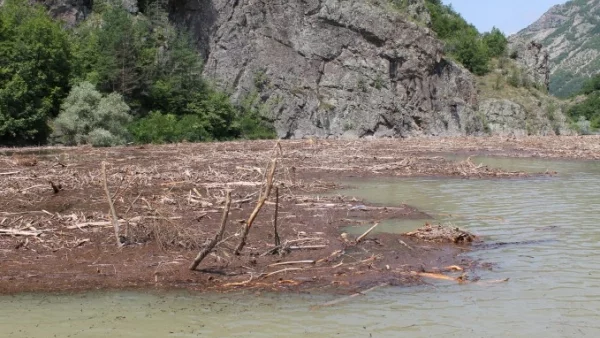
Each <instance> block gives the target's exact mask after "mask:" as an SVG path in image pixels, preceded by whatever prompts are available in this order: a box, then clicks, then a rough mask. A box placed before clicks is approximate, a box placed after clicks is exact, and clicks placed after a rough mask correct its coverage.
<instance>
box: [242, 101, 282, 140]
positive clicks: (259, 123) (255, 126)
mask: <svg viewBox="0 0 600 338" xmlns="http://www.w3.org/2000/svg"><path fill="white" fill-rule="evenodd" d="M258 101H259V95H258V92H256V91H255V92H253V93H251V94H249V95H247V96H246V97H245V98H244V100H242V104H241V106H240V111H239V113H238V126H239V130H240V137H242V138H245V139H248V140H257V139H274V138H276V137H277V134H276V133H275V128H273V125H272V123H270V122H268V121H267V120H266V119H265V118H264V116H263V114H262V113H261V112H262V111H264V110H267V109H270V108H269V107H268V106H267V105H266V104H264V103H262V104H261V103H259V102H258Z"/></svg>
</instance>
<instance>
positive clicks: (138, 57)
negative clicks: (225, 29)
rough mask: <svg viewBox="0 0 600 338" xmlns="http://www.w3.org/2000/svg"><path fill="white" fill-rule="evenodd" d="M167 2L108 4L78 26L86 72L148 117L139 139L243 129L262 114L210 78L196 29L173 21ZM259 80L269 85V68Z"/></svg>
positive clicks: (203, 137)
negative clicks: (137, 9)
mask: <svg viewBox="0 0 600 338" xmlns="http://www.w3.org/2000/svg"><path fill="white" fill-rule="evenodd" d="M165 6H166V1H162V2H161V1H160V0H155V1H145V2H143V3H142V6H141V8H142V9H143V10H144V11H145V12H146V13H147V14H148V16H143V15H132V14H130V13H128V12H127V11H126V10H124V9H123V8H121V7H119V6H114V5H111V4H110V3H103V5H102V6H101V7H100V9H99V10H98V11H97V13H96V14H95V15H94V17H93V18H92V19H90V20H88V21H87V22H86V23H85V24H84V25H82V26H81V27H79V28H78V29H77V30H76V38H75V39H74V40H75V44H76V45H77V48H76V51H77V52H76V59H77V62H76V63H77V73H78V78H79V79H87V80H89V81H91V82H93V83H96V84H97V85H98V87H99V88H100V89H101V91H103V92H108V91H117V92H119V93H121V94H122V95H123V96H124V97H125V99H126V101H127V102H128V103H129V104H130V106H131V107H132V108H133V110H134V115H136V116H137V117H138V118H139V119H140V120H139V121H137V122H136V123H134V124H133V125H132V126H131V127H130V130H131V132H132V134H133V136H134V139H135V141H136V142H139V143H145V142H152V143H166V142H179V141H190V142H195V141H208V140H225V139H231V138H235V137H240V136H243V134H244V132H243V130H242V129H243V126H246V127H248V126H249V125H251V124H252V121H250V120H251V119H253V118H258V117H257V116H256V115H253V114H247V115H244V114H241V113H240V110H239V109H238V107H235V106H234V105H233V104H232V103H231V102H230V99H229V97H228V96H227V95H226V94H225V93H222V92H219V91H217V90H215V89H213V88H212V87H211V86H210V85H209V84H207V83H206V82H205V81H204V80H203V78H202V58H201V56H200V55H199V53H198V52H197V51H196V49H195V45H194V42H193V40H192V38H191V36H190V34H189V33H187V32H186V31H184V30H181V29H178V28H177V27H173V26H172V25H171V24H170V23H169V22H168V16H167V13H166V9H165ZM255 83H256V86H257V87H260V88H261V89H263V88H265V87H266V86H268V84H269V79H268V77H267V75H266V72H265V71H264V70H261V71H259V72H257V73H256V74H255ZM148 112H154V113H152V114H150V115H148ZM263 122H264V121H259V120H257V121H255V124H257V125H262V124H263ZM248 128H249V127H248Z"/></svg>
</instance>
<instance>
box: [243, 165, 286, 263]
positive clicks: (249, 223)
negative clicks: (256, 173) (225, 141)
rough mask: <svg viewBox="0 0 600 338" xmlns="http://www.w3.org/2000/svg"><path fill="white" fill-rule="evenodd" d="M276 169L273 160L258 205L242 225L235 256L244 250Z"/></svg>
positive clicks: (267, 196) (270, 186) (267, 194)
mask: <svg viewBox="0 0 600 338" xmlns="http://www.w3.org/2000/svg"><path fill="white" fill-rule="evenodd" d="M276 167H277V159H274V160H273V161H272V162H271V169H270V170H269V174H268V175H267V182H266V187H265V190H264V191H263V192H261V194H260V197H259V199H258V203H256V207H255V208H254V211H252V214H250V217H249V218H248V221H247V222H246V224H245V225H244V228H243V230H242V238H241V239H240V243H239V244H238V246H237V248H236V249H235V254H236V255H239V254H240V252H241V251H242V249H244V246H246V238H247V237H248V232H250V228H251V227H252V223H254V220H255V219H256V216H258V213H259V212H260V209H261V208H262V207H263V205H264V204H265V202H266V201H267V198H269V195H270V194H271V188H273V176H274V175H275V168H276Z"/></svg>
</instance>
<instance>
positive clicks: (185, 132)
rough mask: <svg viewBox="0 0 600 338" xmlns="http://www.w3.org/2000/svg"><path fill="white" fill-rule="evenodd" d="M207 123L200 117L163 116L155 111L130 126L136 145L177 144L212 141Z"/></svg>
mask: <svg viewBox="0 0 600 338" xmlns="http://www.w3.org/2000/svg"><path fill="white" fill-rule="evenodd" d="M206 129H207V124H206V121H203V120H202V119H201V118H200V117H199V116H195V115H184V116H181V117H179V116H176V115H173V114H163V113H161V112H158V111H155V112H151V113H150V114H149V115H148V116H147V117H145V118H142V119H140V120H138V121H137V122H135V123H134V124H132V125H131V126H130V131H131V134H132V135H133V138H134V140H135V142H136V143H158V144H161V143H176V142H182V141H188V142H199V141H210V140H212V137H211V135H210V133H209V132H208V131H207V130H206Z"/></svg>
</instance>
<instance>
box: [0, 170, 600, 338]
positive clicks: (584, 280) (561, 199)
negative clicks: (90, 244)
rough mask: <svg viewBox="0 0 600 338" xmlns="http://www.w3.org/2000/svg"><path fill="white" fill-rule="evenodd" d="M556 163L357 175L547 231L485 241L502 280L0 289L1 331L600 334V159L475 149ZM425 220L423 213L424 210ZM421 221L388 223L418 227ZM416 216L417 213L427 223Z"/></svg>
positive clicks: (397, 194) (389, 189) (506, 227)
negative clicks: (292, 287) (410, 175)
mask: <svg viewBox="0 0 600 338" xmlns="http://www.w3.org/2000/svg"><path fill="white" fill-rule="evenodd" d="M473 161H474V162H476V163H477V162H479V161H483V162H484V163H489V162H495V163H494V165H499V166H502V167H505V168H508V169H523V168H525V169H527V170H528V171H539V170H542V171H545V170H546V169H549V170H551V171H558V172H559V173H560V174H559V175H558V176H557V177H554V178H534V179H517V180H464V179H450V180H449V179H402V180H393V181H391V180H388V181H375V182H366V183H365V182H363V183H356V182H355V183H353V186H356V187H357V189H355V190H351V191H345V192H344V193H345V194H353V195H356V196H359V197H363V198H367V199H369V200H370V201H372V202H378V203H388V204H399V203H407V204H410V205H414V206H416V207H418V208H421V209H422V210H423V211H425V212H428V213H430V214H432V215H434V216H436V218H437V219H438V221H442V222H451V223H453V224H456V225H457V226H460V227H464V228H466V229H468V230H470V231H473V232H475V233H477V234H478V235H481V236H483V237H484V238H486V239H487V240H489V241H501V242H517V241H526V240H531V239H537V240H548V241H544V242H541V243H538V244H526V245H520V246H504V247H500V248H497V249H494V250H487V251H485V250H484V251H477V252H475V253H473V254H472V255H473V256H474V257H475V258H478V259H482V260H484V261H488V262H495V263H497V266H495V268H494V269H493V270H492V271H482V272H481V277H482V278H483V279H501V278H510V281H509V282H508V283H502V284H494V285H476V284H468V285H456V284H451V283H448V284H445V283H436V284H435V285H425V286H420V287H415V288H387V289H379V290H378V291H375V292H373V293H369V294H368V295H367V296H364V297H361V298H358V299H355V300H353V301H351V302H347V303H341V304H339V305H337V306H336V307H333V308H321V309H318V310H315V311H310V310H309V308H310V307H311V306H312V305H315V304H321V303H323V302H326V301H328V300H331V299H333V296H324V295H255V294H246V295H225V296H222V295H197V294H191V293H187V292H186V293H183V292H180V293H167V294H145V293H130V292H118V293H91V294H84V295H72V296H51V295H18V296H8V297H0V336H2V337H52V336H53V335H56V336H57V337H66V336H69V335H70V336H73V337H104V336H111V337H197V336H200V337H202V336H204V337H224V336H228V337H241V336H251V337H275V336H277V337H307V336H310V337H334V336H343V337H370V336H373V337H398V336H411V337H413V336H414V337H430V336H441V335H444V336H450V337H456V336H460V337H465V336H466V337H503V336H508V337H539V336H544V337H572V336H586V335H587V336H597V335H598V334H600V322H598V318H599V313H598V312H599V311H600V260H599V259H598V258H597V254H598V252H600V251H599V250H600V244H599V241H600V224H599V222H598V219H599V217H598V216H597V215H596V213H597V211H598V210H600V196H599V192H600V164H599V163H598V162H568V161H566V162H557V161H537V160H536V161H532V160H504V159H500V160H499V159H490V158H483V159H474V160H473ZM417 223H419V222H417ZM412 225H413V224H407V223H404V224H397V225H394V224H391V223H390V224H386V225H385V226H386V227H387V229H390V231H392V230H393V229H394V226H396V227H399V228H408V227H410V226H412ZM417 225H418V224H414V226H417Z"/></svg>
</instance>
